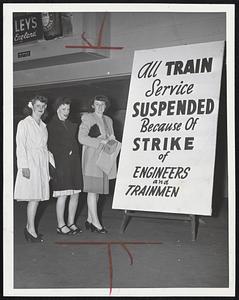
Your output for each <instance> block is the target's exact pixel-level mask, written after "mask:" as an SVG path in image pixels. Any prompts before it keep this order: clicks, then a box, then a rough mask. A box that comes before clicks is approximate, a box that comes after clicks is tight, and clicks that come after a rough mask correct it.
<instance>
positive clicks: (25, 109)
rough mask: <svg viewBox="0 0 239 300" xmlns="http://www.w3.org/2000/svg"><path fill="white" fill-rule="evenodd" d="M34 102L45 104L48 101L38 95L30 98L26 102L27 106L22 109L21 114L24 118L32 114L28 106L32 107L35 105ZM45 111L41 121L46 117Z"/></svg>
mask: <svg viewBox="0 0 239 300" xmlns="http://www.w3.org/2000/svg"><path fill="white" fill-rule="evenodd" d="M36 101H40V102H42V103H45V104H47V102H48V99H47V98H46V97H45V96H40V95H36V96H34V97H33V98H31V99H30V100H28V103H27V105H26V106H25V107H24V109H23V114H24V116H30V115H31V114H32V109H31V107H30V105H34V104H35V103H36ZM47 115H48V114H47V111H46V110H45V111H44V114H43V115H42V119H43V120H44V119H45V118H46V117H47Z"/></svg>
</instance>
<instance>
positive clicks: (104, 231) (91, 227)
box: [90, 223, 108, 233]
mask: <svg viewBox="0 0 239 300" xmlns="http://www.w3.org/2000/svg"><path fill="white" fill-rule="evenodd" d="M90 229H91V232H97V233H107V232H108V231H107V230H106V229H105V228H104V227H102V228H101V229H99V228H97V227H96V226H95V225H93V224H92V223H91V224H90Z"/></svg>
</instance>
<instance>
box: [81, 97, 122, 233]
mask: <svg viewBox="0 0 239 300" xmlns="http://www.w3.org/2000/svg"><path fill="white" fill-rule="evenodd" d="M108 107H109V100H108V98H107V97H106V96H103V95H100V96H95V97H94V98H93V99H92V100H91V102H90V108H91V110H93V112H91V113H85V114H83V116H82V123H81V125H80V128H79V134H78V139H79V142H80V143H81V144H83V149H82V173H83V191H84V192H87V206H88V218H87V221H86V222H85V226H86V229H91V231H92V232H97V233H107V230H106V229H105V228H104V227H103V226H102V225H101V224H100V221H99V218H98V214H97V203H98V199H99V194H108V193H109V179H113V178H115V177H116V163H115V164H114V165H113V167H112V169H111V172H110V174H109V175H106V174H105V173H104V172H103V171H102V170H101V169H100V168H99V167H98V166H97V164H96V162H97V160H98V157H99V153H100V151H101V150H102V147H103V145H104V144H106V143H107V142H108V141H109V140H111V139H114V138H115V137H114V130H113V122H112V120H111V118H110V117H108V116H105V115H104V112H105V110H106V109H107V108H108Z"/></svg>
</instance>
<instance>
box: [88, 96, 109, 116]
mask: <svg viewBox="0 0 239 300" xmlns="http://www.w3.org/2000/svg"><path fill="white" fill-rule="evenodd" d="M95 100H96V101H102V102H105V111H107V109H108V108H109V107H110V100H109V98H108V97H107V96H105V95H96V96H94V97H93V98H92V99H91V100H90V103H89V110H90V111H91V112H93V111H94V109H93V108H92V105H94V102H95Z"/></svg>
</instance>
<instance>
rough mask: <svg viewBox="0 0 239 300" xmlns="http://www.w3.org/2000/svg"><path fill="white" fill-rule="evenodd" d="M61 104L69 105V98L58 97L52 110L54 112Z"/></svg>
mask: <svg viewBox="0 0 239 300" xmlns="http://www.w3.org/2000/svg"><path fill="white" fill-rule="evenodd" d="M62 104H69V105H71V99H70V98H68V97H61V96H60V97H58V98H57V99H56V101H55V103H54V110H55V112H56V111H57V110H58V108H59V107H60V106H61V105H62Z"/></svg>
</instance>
